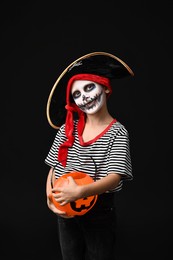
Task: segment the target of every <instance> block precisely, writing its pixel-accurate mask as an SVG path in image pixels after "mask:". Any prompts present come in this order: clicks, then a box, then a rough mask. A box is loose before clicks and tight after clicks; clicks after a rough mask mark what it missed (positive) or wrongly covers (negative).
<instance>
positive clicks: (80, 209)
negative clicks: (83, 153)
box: [52, 172, 98, 216]
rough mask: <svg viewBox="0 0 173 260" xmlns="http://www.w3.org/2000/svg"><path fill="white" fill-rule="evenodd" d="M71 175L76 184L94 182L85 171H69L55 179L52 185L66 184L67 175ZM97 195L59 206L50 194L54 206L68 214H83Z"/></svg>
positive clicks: (92, 203)
mask: <svg viewBox="0 0 173 260" xmlns="http://www.w3.org/2000/svg"><path fill="white" fill-rule="evenodd" d="M68 176H72V177H73V179H74V180H75V182H76V183H77V184H78V185H85V184H89V183H92V182H94V180H93V179H92V178H91V177H90V176H89V175H88V174H86V173H83V172H71V173H67V174H64V175H63V176H61V177H60V178H58V179H56V180H55V183H54V187H56V188H57V187H63V186H64V185H68V181H67V177H68ZM97 197H98V196H97V195H95V196H89V197H86V198H81V199H78V200H76V201H73V202H70V203H67V204H66V205H64V206H61V205H60V204H59V203H58V202H57V201H56V200H55V199H54V197H53V196H52V201H53V203H54V205H55V207H56V208H57V209H59V210H62V211H65V212H66V215H68V216H75V215H84V214H85V213H87V212H88V211H89V210H90V209H91V208H92V207H93V206H94V205H95V203H96V201H97Z"/></svg>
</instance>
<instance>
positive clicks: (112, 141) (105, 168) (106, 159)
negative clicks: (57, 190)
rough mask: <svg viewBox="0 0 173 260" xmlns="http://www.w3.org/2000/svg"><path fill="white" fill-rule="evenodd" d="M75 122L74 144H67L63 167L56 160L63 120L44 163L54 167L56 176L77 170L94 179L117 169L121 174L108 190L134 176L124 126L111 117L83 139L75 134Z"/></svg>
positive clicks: (61, 139) (76, 132)
mask: <svg viewBox="0 0 173 260" xmlns="http://www.w3.org/2000/svg"><path fill="white" fill-rule="evenodd" d="M77 122H78V121H77V120H75V122H74V136H75V140H74V143H73V146H72V147H70V148H68V158H67V164H66V167H63V166H62V165H61V163H59V162H58V149H59V147H60V145H61V144H62V143H64V142H65V141H66V136H65V125H64V124H63V125H62V126H61V127H60V128H59V130H58V132H57V134H56V136H55V139H54V141H53V144H52V146H51V148H50V151H49V153H48V155H47V157H46V159H45V163H46V164H47V165H49V166H51V167H53V168H54V170H55V177H56V178H58V177H60V176H62V175H63V174H65V173H69V172H72V171H79V172H85V173H87V174H89V175H90V176H91V177H92V178H93V179H94V180H95V181H96V180H99V179H101V178H103V177H105V176H107V175H108V174H110V173H118V174H120V175H121V176H122V178H121V181H120V183H119V185H118V186H117V187H116V188H114V189H111V190H109V191H107V192H116V191H119V190H121V189H122V185H123V181H124V180H132V179H133V176H132V166H131V157H130V146H129V134H128V131H127V129H126V128H125V127H124V126H123V125H122V124H121V123H120V122H118V121H116V120H113V121H112V122H111V123H110V125H109V126H108V127H107V128H106V129H105V130H104V131H103V132H102V133H101V134H99V135H98V136H96V137H95V138H94V139H93V140H91V141H89V142H86V143H85V142H83V140H82V137H81V136H79V135H78V131H77Z"/></svg>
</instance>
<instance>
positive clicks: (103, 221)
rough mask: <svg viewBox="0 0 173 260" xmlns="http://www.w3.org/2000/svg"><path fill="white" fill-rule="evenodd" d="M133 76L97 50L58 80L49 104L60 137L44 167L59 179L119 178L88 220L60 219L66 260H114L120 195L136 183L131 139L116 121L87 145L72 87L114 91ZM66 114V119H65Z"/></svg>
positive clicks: (51, 121)
mask: <svg viewBox="0 0 173 260" xmlns="http://www.w3.org/2000/svg"><path fill="white" fill-rule="evenodd" d="M129 76H134V73H133V71H132V70H131V69H130V67H129V66H128V65H127V64H126V63H125V62H123V61H122V60H121V59H119V58H118V57H116V56H114V55H112V54H110V53H106V52H93V53H89V54H87V55H84V56H82V57H80V58H79V59H77V60H75V61H74V62H72V63H71V64H70V65H69V66H68V67H67V68H66V69H65V70H64V71H63V72H62V73H61V75H60V76H59V77H58V79H57V81H56V82H55V84H54V86H53V88H52V90H51V92H50V95H49V98H48V102H47V110H46V113H47V119H48V122H49V124H50V125H51V126H52V127H53V128H55V129H57V134H56V136H55V139H54V141H53V144H52V146H51V149H50V151H49V153H48V155H47V157H46V159H45V163H46V164H47V165H49V166H50V167H53V168H54V170H55V177H56V178H59V177H61V176H62V175H63V174H66V173H68V172H72V171H79V172H85V173H87V174H89V175H90V176H91V177H92V178H93V179H94V180H95V181H97V180H99V179H101V178H103V177H105V176H107V175H108V174H109V173H118V174H120V175H121V176H122V177H121V181H120V183H119V184H118V186H117V187H116V188H113V189H111V190H108V191H106V192H105V193H103V194H101V195H99V196H98V199H97V202H96V204H95V205H94V207H93V208H92V209H91V210H90V211H89V212H87V213H86V214H85V215H83V216H75V217H74V218H69V219H66V218H62V217H60V216H58V230H59V241H60V246H61V251H62V256H63V260H69V259H70V260H73V259H74V260H83V259H84V255H85V256H86V258H85V259H87V260H89V259H91V260H96V259H97V260H109V259H115V240H116V201H115V194H116V192H117V191H119V190H121V189H122V185H123V182H124V181H125V180H132V179H133V176H132V167H131V158H130V147H129V135H128V131H127V129H126V128H125V127H124V126H123V125H122V124H121V123H120V122H119V121H117V120H116V119H113V120H112V122H111V123H110V124H109V125H108V126H107V127H106V128H105V129H104V130H103V131H102V132H101V133H100V134H99V135H98V136H96V137H95V138H94V139H92V140H89V141H87V142H84V140H83V138H82V133H83V130H84V126H85V113H84V112H83V111H82V110H81V109H80V108H79V107H78V106H77V105H76V104H75V102H74V100H73V98H72V96H71V86H72V84H73V82H74V81H75V80H88V81H92V82H96V83H98V84H100V85H102V86H105V87H106V88H107V89H108V90H109V93H108V94H107V98H108V97H109V96H110V95H111V93H112V91H113V90H112V86H111V80H113V79H121V78H125V77H129ZM64 115H65V117H64Z"/></svg>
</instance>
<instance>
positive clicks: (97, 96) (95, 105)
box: [71, 80, 106, 114]
mask: <svg viewBox="0 0 173 260" xmlns="http://www.w3.org/2000/svg"><path fill="white" fill-rule="evenodd" d="M71 94H72V97H73V99H74V101H75V103H76V105H77V106H78V107H79V108H80V109H81V110H82V111H83V112H85V113H86V114H94V113H96V112H97V111H98V110H99V109H100V108H101V107H102V106H103V104H104V103H105V101H106V94H105V91H104V88H103V86H102V85H100V84H98V83H95V82H93V81H88V80H76V81H74V82H73V84H72V87H71Z"/></svg>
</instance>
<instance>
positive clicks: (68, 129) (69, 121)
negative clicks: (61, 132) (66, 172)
mask: <svg viewBox="0 0 173 260" xmlns="http://www.w3.org/2000/svg"><path fill="white" fill-rule="evenodd" d="M75 80H89V81H93V82H96V83H98V84H100V85H103V86H105V87H107V88H108V89H109V91H110V92H109V94H108V96H109V95H110V94H111V93H112V88H111V86H110V80H109V79H108V78H105V77H102V76H98V75H93V74H77V75H74V76H72V77H71V78H70V80H69V81H68V84H67V91H66V104H67V105H66V106H65V108H66V109H67V115H66V122H65V134H66V137H67V141H65V142H64V143H63V144H61V146H60V148H59V153H58V161H59V162H61V164H62V165H63V166H64V167H65V166H66V162H67V155H68V148H69V147H71V146H72V145H73V142H74V135H73V130H74V125H73V112H77V113H78V116H79V121H78V133H79V134H80V135H82V132H83V129H84V125H85V113H84V112H83V111H82V110H80V109H79V107H78V106H77V105H76V104H75V103H72V104H71V103H70V95H71V86H72V84H73V82H74V81H75Z"/></svg>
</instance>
